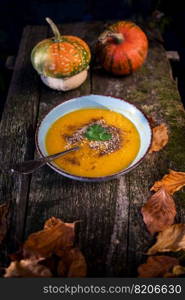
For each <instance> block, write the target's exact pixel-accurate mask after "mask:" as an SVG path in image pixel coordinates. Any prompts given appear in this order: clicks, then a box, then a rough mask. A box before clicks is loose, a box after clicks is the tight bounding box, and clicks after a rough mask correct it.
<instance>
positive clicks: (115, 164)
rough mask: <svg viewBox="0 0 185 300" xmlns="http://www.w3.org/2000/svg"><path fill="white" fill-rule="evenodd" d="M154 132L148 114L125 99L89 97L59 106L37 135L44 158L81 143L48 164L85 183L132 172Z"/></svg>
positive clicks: (38, 145)
mask: <svg viewBox="0 0 185 300" xmlns="http://www.w3.org/2000/svg"><path fill="white" fill-rule="evenodd" d="M151 139H152V130H151V127H150V124H149V121H148V119H147V118H146V116H145V115H144V114H143V113H142V111H140V109H138V108H137V107H136V106H135V105H133V104H132V103H129V102H127V101H125V100H123V99H120V98H114V97H111V96H103V95H87V96H81V97H78V98H74V99H71V100H68V101H65V102H63V103H61V104H59V105H58V106H56V107H54V108H53V109H52V110H51V111H50V112H49V113H48V114H47V115H46V116H45V117H44V119H43V120H42V121H41V123H40V125H39V127H38V128H37V133H36V145H37V150H38V151H39V153H40V155H41V156H47V155H51V154H54V153H57V152H60V151H65V150H67V149H70V148H73V147H75V146H79V150H77V151H73V152H70V153H68V154H66V155H65V156H62V157H60V158H58V159H56V160H54V161H53V162H52V163H48V165H49V166H50V167H51V168H52V169H53V170H54V171H56V172H58V173H59V174H61V175H63V176H66V177H69V178H72V179H75V180H80V181H105V180H111V179H113V178H116V177H118V176H120V175H123V174H125V173H128V172H129V171H131V170H132V169H134V168H135V167H137V166H138V165H139V164H140V163H141V161H142V160H143V159H144V157H145V156H146V154H147V152H148V150H149V148H150V144H151Z"/></svg>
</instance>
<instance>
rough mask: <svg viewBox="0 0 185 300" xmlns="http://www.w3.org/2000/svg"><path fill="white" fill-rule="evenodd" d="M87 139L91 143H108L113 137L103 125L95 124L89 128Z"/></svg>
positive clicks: (86, 134)
mask: <svg viewBox="0 0 185 300" xmlns="http://www.w3.org/2000/svg"><path fill="white" fill-rule="evenodd" d="M85 137H86V138H87V139H88V140H90V141H108V140H110V139H111V137H112V135H111V133H109V132H108V131H107V130H106V129H105V128H104V127H102V126H101V125H99V124H94V125H91V126H89V127H88V128H87V130H86V132H85Z"/></svg>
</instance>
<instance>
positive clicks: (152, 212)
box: [141, 187, 176, 234]
mask: <svg viewBox="0 0 185 300" xmlns="http://www.w3.org/2000/svg"><path fill="white" fill-rule="evenodd" d="M141 213H142V215H143V220H144V222H145V224H146V226H147V229H148V231H149V232H150V233H151V234H154V233H155V232H159V231H162V230H164V229H165V228H166V227H167V226H168V225H172V224H173V223H174V219H175V216H176V207H175V202H174V200H173V198H172V196H170V195H169V194H168V193H167V192H166V190H165V189H164V188H163V187H162V188H160V190H158V191H157V192H156V193H155V194H154V195H152V196H151V197H150V198H149V199H148V201H147V202H146V203H145V205H144V206H143V207H142V209H141Z"/></svg>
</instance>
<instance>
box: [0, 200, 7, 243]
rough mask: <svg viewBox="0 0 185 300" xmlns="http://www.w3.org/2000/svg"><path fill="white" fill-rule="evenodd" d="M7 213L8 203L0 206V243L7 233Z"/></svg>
mask: <svg viewBox="0 0 185 300" xmlns="http://www.w3.org/2000/svg"><path fill="white" fill-rule="evenodd" d="M8 211H9V203H8V204H7V203H5V204H1V205H0V243H1V242H2V241H3V240H4V238H5V236H6V233H7V216H8Z"/></svg>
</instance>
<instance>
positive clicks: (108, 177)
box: [35, 94, 153, 182]
mask: <svg viewBox="0 0 185 300" xmlns="http://www.w3.org/2000/svg"><path fill="white" fill-rule="evenodd" d="M92 95H93V96H103V97H111V98H115V99H117V100H121V101H124V102H126V103H129V104H130V105H132V106H134V107H135V108H137V109H138V110H139V111H140V112H141V113H142V114H143V115H144V117H145V119H146V120H147V123H148V125H149V128H150V143H149V145H148V148H147V150H146V152H145V154H144V155H143V156H142V157H141V158H140V160H138V162H136V163H135V164H134V165H133V166H130V167H129V166H128V168H126V169H124V170H122V171H120V172H117V173H114V174H111V175H106V176H99V177H87V176H78V175H73V174H71V173H68V172H66V171H64V170H62V169H60V168H58V167H57V166H54V165H53V164H52V163H47V165H48V166H49V167H50V168H51V169H53V170H54V171H55V172H57V173H59V174H60V175H63V176H64V177H68V178H70V179H73V180H78V181H84V182H101V181H108V180H111V179H116V178H118V177H119V176H121V175H124V174H127V173H129V172H130V171H131V170H133V169H135V168H136V167H137V166H138V165H140V164H141V162H142V161H143V160H144V158H145V157H146V155H147V153H148V151H149V149H150V147H151V144H152V137H153V132H152V127H151V123H150V120H149V118H148V117H147V115H146V114H145V112H143V111H142V109H140V108H139V107H138V106H137V105H135V104H133V103H132V102H130V101H128V100H125V99H124V98H122V97H115V96H112V95H99V94H88V95H83V96H79V97H76V98H75V97H74V98H70V99H67V100H65V101H62V102H61V103H59V104H56V105H54V106H53V107H52V108H51V109H49V110H48V111H47V113H45V114H44V116H43V117H42V119H41V121H40V122H39V123H38V126H37V128H36V132H35V145H36V149H37V151H38V153H39V154H40V156H41V157H45V155H43V153H42V151H41V149H40V147H39V140H38V132H39V129H40V126H41V124H42V122H43V120H44V119H45V117H46V116H47V115H48V114H49V113H50V112H51V111H52V110H53V109H54V108H56V107H57V106H60V105H62V104H63V103H65V102H67V101H70V100H74V99H77V98H80V97H84V96H86V97H88V96H92Z"/></svg>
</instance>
